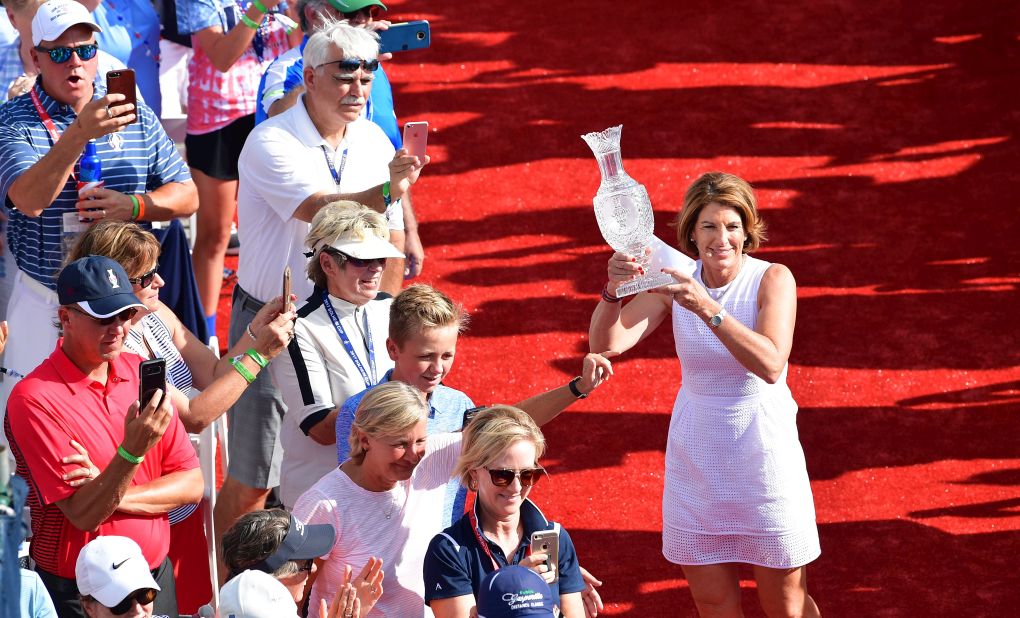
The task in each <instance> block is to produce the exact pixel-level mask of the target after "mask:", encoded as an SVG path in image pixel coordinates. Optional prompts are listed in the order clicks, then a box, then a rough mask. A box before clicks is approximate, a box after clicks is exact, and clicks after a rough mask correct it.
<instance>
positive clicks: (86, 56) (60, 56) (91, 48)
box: [35, 43, 99, 64]
mask: <svg viewBox="0 0 1020 618" xmlns="http://www.w3.org/2000/svg"><path fill="white" fill-rule="evenodd" d="M35 48H36V50H37V51H41V52H46V53H47V54H49V55H50V60H52V61H53V62H55V63H56V64H64V63H65V62H67V61H68V60H70V59H71V52H74V53H76V54H78V57H79V58H81V59H82V60H92V58H94V57H95V55H96V52H97V51H99V44H97V43H86V44H85V45H77V46H75V47H54V48H52V49H50V48H46V47H43V46H42V45H36V46H35Z"/></svg>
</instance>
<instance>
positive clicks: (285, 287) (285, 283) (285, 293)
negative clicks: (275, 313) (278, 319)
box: [280, 266, 290, 313]
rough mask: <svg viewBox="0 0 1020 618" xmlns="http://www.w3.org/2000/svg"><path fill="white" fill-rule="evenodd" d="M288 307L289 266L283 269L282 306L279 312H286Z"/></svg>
mask: <svg viewBox="0 0 1020 618" xmlns="http://www.w3.org/2000/svg"><path fill="white" fill-rule="evenodd" d="M289 309H290V266H288V267H287V268H284V269H283V306H282V307H281V309H280V313H286V312H287V310H289Z"/></svg>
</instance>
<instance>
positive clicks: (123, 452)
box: [117, 445, 145, 466]
mask: <svg viewBox="0 0 1020 618" xmlns="http://www.w3.org/2000/svg"><path fill="white" fill-rule="evenodd" d="M117 454H118V455H120V456H121V457H123V458H124V459H125V460H127V461H128V462H129V463H132V464H134V465H136V466H137V465H138V464H140V463H142V462H143V461H145V455H142V456H141V457H135V456H134V455H132V454H131V453H129V452H127V451H126V450H124V445H120V446H118V447H117Z"/></svg>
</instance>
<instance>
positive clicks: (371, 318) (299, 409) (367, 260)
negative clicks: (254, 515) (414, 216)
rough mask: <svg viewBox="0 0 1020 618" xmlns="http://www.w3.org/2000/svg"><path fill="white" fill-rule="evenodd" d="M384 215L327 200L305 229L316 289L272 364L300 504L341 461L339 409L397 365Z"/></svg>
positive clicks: (289, 473) (393, 253)
mask: <svg viewBox="0 0 1020 618" xmlns="http://www.w3.org/2000/svg"><path fill="white" fill-rule="evenodd" d="M388 240H389V231H388V230H387V227H386V220H385V219H384V218H383V216H382V215H381V214H379V213H377V212H375V211H373V210H372V209H370V208H367V207H365V206H362V205H360V204H357V203H355V202H349V201H341V202H335V203H333V204H330V205H329V206H326V207H325V208H323V209H322V210H320V211H319V212H318V214H316V215H315V218H314V219H312V227H311V229H310V230H309V231H308V236H306V237H305V246H306V247H307V248H308V249H309V253H308V255H309V256H311V259H310V260H309V262H308V268H307V271H308V278H309V279H311V280H312V281H313V282H314V283H315V289H314V291H313V292H312V294H311V295H310V296H309V297H308V302H307V303H306V304H305V305H304V306H303V307H301V308H300V309H299V310H298V317H297V320H296V321H295V322H294V339H293V340H292V341H291V342H290V345H289V346H287V354H281V355H280V356H278V357H277V358H276V360H274V362H273V364H272V365H271V366H270V371H272V372H273V379H274V380H275V381H276V384H277V385H278V386H279V388H280V392H281V393H283V401H284V403H286V404H287V413H286V415H285V416H284V419H283V426H282V427H281V429H280V442H281V443H282V444H283V450H284V453H283V466H282V470H281V475H280V499H281V500H282V501H283V504H284V505H286V506H288V507H292V506H294V503H295V502H297V499H298V498H299V497H300V496H301V494H303V493H304V492H305V491H306V490H307V489H308V488H309V487H311V486H312V485H314V484H315V482H316V481H318V480H319V479H320V478H321V477H322V476H323V475H324V474H326V473H328V472H329V471H330V470H333V469H334V468H336V465H337V462H336V447H335V446H334V445H335V444H336V417H337V413H338V412H339V409H340V406H342V405H343V404H344V402H345V401H346V400H347V398H348V397H350V396H351V395H353V394H355V393H359V392H361V391H363V390H364V389H366V388H368V387H370V386H374V385H376V384H378V383H379V382H380V381H381V380H382V377H383V375H385V374H386V372H387V371H389V370H390V369H391V368H392V367H393V361H392V360H391V359H390V357H389V354H388V353H387V352H386V337H387V334H388V332H389V323H390V319H389V310H390V304H391V303H392V302H393V299H392V298H389V297H386V298H380V299H377V298H376V295H377V294H378V292H379V286H380V284H381V281H382V273H383V270H384V269H385V268H386V262H387V260H388V259H389V258H396V257H400V256H401V253H400V252H399V251H397V249H396V248H395V247H394V246H393V245H391V244H390V243H389V242H388Z"/></svg>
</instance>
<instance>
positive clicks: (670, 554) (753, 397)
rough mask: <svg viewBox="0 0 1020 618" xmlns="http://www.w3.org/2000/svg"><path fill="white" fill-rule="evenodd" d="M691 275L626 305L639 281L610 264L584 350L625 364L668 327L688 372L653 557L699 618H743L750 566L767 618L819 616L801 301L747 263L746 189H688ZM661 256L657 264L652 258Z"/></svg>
mask: <svg viewBox="0 0 1020 618" xmlns="http://www.w3.org/2000/svg"><path fill="white" fill-rule="evenodd" d="M676 228H677V240H678V243H677V244H678V246H679V249H680V250H681V251H683V252H684V253H686V254H688V255H691V256H693V257H695V258H696V259H697V262H696V264H695V269H694V272H693V274H690V275H689V274H687V273H685V272H681V271H680V270H677V269H673V268H665V269H663V270H664V271H665V272H668V273H669V274H670V275H672V276H673V278H674V280H675V283H674V284H672V285H668V286H665V287H662V288H659V289H656V290H652V291H650V292H643V293H640V294H638V295H637V296H635V297H634V299H633V300H630V301H629V302H627V303H626V304H623V303H622V302H621V299H619V298H617V297H616V296H615V293H616V291H617V288H618V287H619V285H620V284H621V283H623V282H625V281H628V280H630V279H633V278H634V277H636V276H638V275H640V274H642V272H643V271H642V267H641V265H640V263H639V261H638V260H637V258H636V257H634V256H630V255H625V254H622V253H615V254H613V257H612V258H610V260H609V282H608V283H607V284H606V287H605V289H604V290H603V293H602V301H601V302H599V305H598V307H597V308H596V309H595V313H594V314H593V315H592V321H591V327H590V333H589V335H590V345H591V348H592V349H598V350H613V351H616V352H623V351H626V350H628V349H630V348H631V347H633V346H634V345H636V344H637V343H638V342H640V341H641V340H642V339H644V338H645V337H647V336H648V335H650V334H651V333H652V331H654V330H655V329H656V328H657V327H658V326H659V325H660V324H662V323H663V321H665V320H666V319H667V318H669V317H671V322H672V330H673V336H674V339H675V342H676V351H677V355H678V356H679V358H680V362H681V366H682V368H683V378H682V384H681V388H680V392H679V393H678V394H677V398H676V403H675V405H674V408H673V415H672V418H671V420H670V427H669V436H668V443H667V447H666V480H665V489H664V493H663V505H662V517H663V531H662V553H663V555H664V556H665V557H666V559H667V560H669V561H670V562H673V563H676V564H679V565H681V567H682V568H683V571H684V575H685V576H686V578H687V581H688V584H689V585H690V589H691V594H692V595H693V597H694V602H695V604H696V605H697V607H698V612H699V614H700V615H701V616H742V615H743V614H742V610H741V604H740V580H739V575H738V564H740V563H745V564H750V565H752V567H753V570H754V576H755V580H756V582H757V589H758V597H759V600H760V601H761V605H762V608H763V609H764V610H765V613H766V614H767V615H768V616H770V617H775V616H818V615H820V614H819V611H818V606H817V605H816V604H815V602H814V600H812V599H811V597H810V596H809V595H808V592H807V578H806V572H805V565H806V564H807V563H809V562H811V561H812V560H814V559H815V558H817V557H818V555H819V553H820V549H819V544H818V530H817V527H816V525H815V513H814V503H813V501H812V498H811V486H810V484H809V482H808V477H807V470H806V467H805V464H804V454H803V450H802V449H801V446H800V441H799V440H798V437H797V424H796V414H797V404H796V402H794V400H793V397H792V396H791V394H790V390H789V388H788V387H787V386H786V372H787V361H788V359H789V356H790V348H791V346H792V343H793V331H794V324H795V322H796V313H797V289H796V283H795V282H794V279H793V275H792V274H791V273H790V270H789V269H788V268H786V267H785V266H783V265H781V264H770V263H768V262H764V261H762V260H758V259H755V258H753V257H750V256H749V255H747V254H748V252H750V251H754V250H755V249H757V248H758V247H759V246H760V244H761V243H762V241H763V240H764V239H765V234H764V232H765V225H764V222H763V221H762V220H761V217H760V216H759V214H758V210H757V206H756V200H755V197H754V193H753V191H752V190H751V186H750V185H749V184H748V183H747V182H746V181H744V180H742V179H740V178H738V177H736V176H733V175H731V174H725V173H720V172H713V173H708V174H704V175H702V176H701V177H700V178H698V179H697V180H696V181H695V182H694V184H692V185H691V187H690V188H689V189H688V190H687V193H686V195H685V196H684V204H683V209H682V211H681V212H680V215H679V217H678V218H677V221H676ZM659 257H661V256H659Z"/></svg>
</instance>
